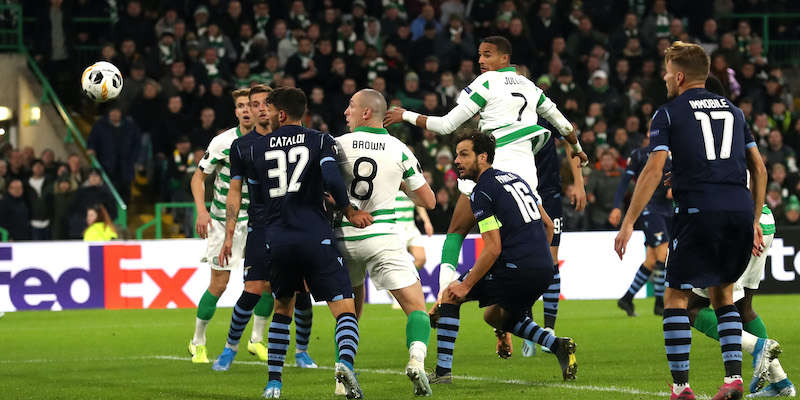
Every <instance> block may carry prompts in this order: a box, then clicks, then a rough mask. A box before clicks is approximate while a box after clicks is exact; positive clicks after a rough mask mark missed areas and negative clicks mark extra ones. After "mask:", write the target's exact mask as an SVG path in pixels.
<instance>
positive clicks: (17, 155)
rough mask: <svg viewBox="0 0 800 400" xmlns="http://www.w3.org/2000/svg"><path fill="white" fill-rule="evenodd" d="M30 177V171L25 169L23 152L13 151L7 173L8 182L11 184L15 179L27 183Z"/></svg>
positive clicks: (9, 157)
mask: <svg viewBox="0 0 800 400" xmlns="http://www.w3.org/2000/svg"><path fill="white" fill-rule="evenodd" d="M28 176H30V173H29V172H28V169H27V168H25V164H24V160H23V157H22V152H20V151H19V150H11V153H10V154H9V155H8V172H6V182H7V183H10V182H11V181H12V180H14V179H19V180H20V181H26V180H27V179H28Z"/></svg>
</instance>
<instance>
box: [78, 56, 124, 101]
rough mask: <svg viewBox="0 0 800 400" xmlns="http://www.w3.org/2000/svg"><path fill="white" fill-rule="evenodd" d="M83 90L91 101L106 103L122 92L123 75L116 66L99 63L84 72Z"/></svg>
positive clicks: (108, 63)
mask: <svg viewBox="0 0 800 400" xmlns="http://www.w3.org/2000/svg"><path fill="white" fill-rule="evenodd" d="M81 88H83V93H86V95H87V96H89V98H90V99H92V100H94V101H96V102H98V103H105V102H107V101H109V100H113V99H115V98H116V97H117V96H119V93H120V92H121V91H122V74H121V73H120V72H119V69H118V68H117V67H116V66H115V65H114V64H112V63H110V62H106V61H98V62H96V63H94V64H92V65H90V66H89V67H88V68H86V69H85V70H84V71H83V75H81Z"/></svg>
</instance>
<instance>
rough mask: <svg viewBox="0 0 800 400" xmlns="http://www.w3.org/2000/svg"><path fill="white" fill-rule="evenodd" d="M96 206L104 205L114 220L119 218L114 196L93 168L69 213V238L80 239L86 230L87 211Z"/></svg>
mask: <svg viewBox="0 0 800 400" xmlns="http://www.w3.org/2000/svg"><path fill="white" fill-rule="evenodd" d="M96 204H102V205H103V206H104V207H105V208H106V210H108V212H109V213H110V214H111V217H112V219H113V218H116V216H117V204H116V202H115V201H114V196H113V195H112V194H111V192H110V191H109V189H108V188H107V187H106V186H105V184H103V178H102V176H101V175H100V170H99V169H97V168H92V169H90V170H89V176H88V178H87V179H86V183H85V184H84V185H83V186H82V187H80V188H79V189H78V191H77V192H75V197H74V198H73V200H72V204H71V206H70V212H69V238H70V239H80V238H81V237H83V231H84V230H85V229H86V226H87V225H86V210H88V209H89V208H91V207H93V206H94V205H96Z"/></svg>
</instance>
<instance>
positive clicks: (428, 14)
mask: <svg viewBox="0 0 800 400" xmlns="http://www.w3.org/2000/svg"><path fill="white" fill-rule="evenodd" d="M435 14H436V11H435V10H434V9H433V6H432V5H430V4H425V5H424V6H422V12H420V13H419V15H418V16H417V18H414V20H413V21H411V40H414V41H416V40H417V39H419V38H421V37H422V35H424V31H425V30H428V29H429V26H431V24H432V27H433V29H435V30H436V32H441V31H442V25H441V24H439V21H437V20H436V18H434V17H435ZM435 34H436V33H434V35H435Z"/></svg>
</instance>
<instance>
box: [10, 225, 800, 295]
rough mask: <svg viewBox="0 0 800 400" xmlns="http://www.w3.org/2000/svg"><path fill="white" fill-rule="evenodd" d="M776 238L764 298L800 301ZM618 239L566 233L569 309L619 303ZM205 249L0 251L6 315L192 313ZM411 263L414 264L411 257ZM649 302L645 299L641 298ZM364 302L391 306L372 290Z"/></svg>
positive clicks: (624, 279) (788, 257)
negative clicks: (585, 302) (575, 302)
mask: <svg viewBox="0 0 800 400" xmlns="http://www.w3.org/2000/svg"><path fill="white" fill-rule="evenodd" d="M785 235H786V236H785V237H781V236H780V232H779V237H776V239H775V241H774V244H773V247H772V249H771V250H770V252H769V255H770V257H769V259H768V261H767V267H766V270H765V281H764V282H763V284H762V287H763V291H764V292H773V293H774V292H779V293H798V292H800V283H798V279H797V276H798V274H800V259H798V258H797V257H796V256H797V252H798V251H800V231H798V232H797V233H795V232H791V231H790V232H786V233H785ZM615 236H616V232H574V233H573V232H568V233H564V234H563V235H562V238H561V248H560V251H559V264H560V268H561V281H562V297H563V298H564V299H616V298H619V297H620V296H622V294H623V293H624V292H625V290H626V289H627V287H628V286H629V285H630V282H631V280H632V279H633V276H634V274H635V273H636V270H637V269H638V268H639V265H641V263H642V261H643V260H644V244H643V243H644V236H643V235H642V233H641V232H638V231H637V232H635V233H634V235H633V238H632V239H631V242H630V245H629V248H628V254H626V256H625V260H624V261H620V260H619V258H618V257H617V255H616V253H614V249H613V244H614V237H615ZM444 239H445V236H444V235H434V236H433V237H425V243H426V244H425V250H426V254H427V262H426V264H425V267H424V268H423V270H421V271H420V272H419V273H420V279H421V281H422V287H423V291H424V292H425V295H426V300H427V301H428V302H433V301H434V300H435V299H436V294H437V293H438V291H439V279H438V277H439V262H440V259H441V249H442V244H443V243H444ZM205 247H206V243H205V241H203V240H198V239H173V240H157V241H126V242H106V243H86V242H19V243H0V311H21V310H63V309H78V308H107V309H131V308H133V309H142V308H193V307H196V305H197V303H198V302H199V301H200V297H201V296H202V295H203V293H204V292H205V290H206V288H207V287H208V283H209V278H210V273H209V267H208V265H207V264H205V263H202V262H200V257H201V255H202V254H203V253H204V251H205ZM482 248H483V241H482V240H481V238H480V236H479V235H470V236H468V237H467V239H466V240H465V241H464V246H463V249H462V252H461V257H460V259H459V266H458V270H459V272H464V271H466V270H467V269H469V268H470V267H472V265H473V264H474V263H475V260H476V259H477V256H478V255H479V254H480V252H481V249H482ZM409 257H410V256H409ZM243 287H244V285H243V282H242V269H241V268H238V269H236V270H234V271H233V272H232V273H231V279H230V282H229V283H228V288H227V290H226V291H225V294H223V296H222V298H220V301H219V303H218V306H219V307H232V306H233V305H234V304H235V303H236V300H237V299H238V297H239V295H240V294H241V292H242V289H243ZM638 296H640V297H644V296H645V290H642V291H641V292H640V293H639V295H638ZM367 301H368V302H369V303H374V304H380V303H388V302H390V298H389V296H388V295H387V294H386V292H385V291H377V290H375V289H374V288H373V287H372V285H371V284H370V283H369V281H367Z"/></svg>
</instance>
